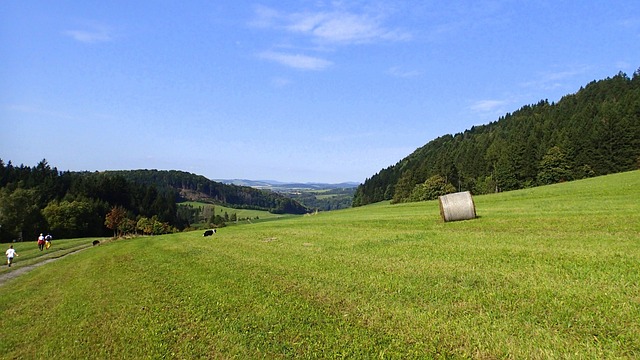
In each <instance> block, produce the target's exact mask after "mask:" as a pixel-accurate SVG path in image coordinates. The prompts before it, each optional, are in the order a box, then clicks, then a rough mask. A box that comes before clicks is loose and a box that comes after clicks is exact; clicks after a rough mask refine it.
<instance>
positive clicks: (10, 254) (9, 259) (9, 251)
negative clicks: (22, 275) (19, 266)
mask: <svg viewBox="0 0 640 360" xmlns="http://www.w3.org/2000/svg"><path fill="white" fill-rule="evenodd" d="M4 253H5V254H6V255H7V265H9V267H11V264H12V263H13V257H14V256H20V255H18V253H17V252H16V250H15V249H14V248H13V245H11V246H10V247H9V248H8V249H7V251H5V252H4Z"/></svg>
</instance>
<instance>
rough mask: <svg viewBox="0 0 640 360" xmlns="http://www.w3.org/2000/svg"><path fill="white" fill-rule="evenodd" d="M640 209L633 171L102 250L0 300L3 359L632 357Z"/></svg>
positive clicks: (69, 260)
mask: <svg viewBox="0 0 640 360" xmlns="http://www.w3.org/2000/svg"><path fill="white" fill-rule="evenodd" d="M638 199H640V172H639V171H634V172H627V173H622V174H616V175H610V176H606V177H599V178H592V179H588V180H582V181H576V182H571V183H564V184H558V185H553V186H546V187H540V188H534V189H526V190H520V191H513V192H507V193H501V194H495V195H486V196H477V197H475V202H476V208H477V212H478V215H479V216H480V217H479V218H478V219H475V220H470V221H463V222H454V223H443V222H442V221H441V219H440V216H439V210H438V204H437V202H435V201H431V202H422V203H408V204H399V205H389V204H387V203H379V204H374V205H370V206H365V207H359V208H354V209H347V210H341V211H334V212H327V213H320V214H318V215H314V216H304V217H298V218H292V219H284V220H280V221H272V222H265V223H256V224H248V225H243V226H235V227H229V228H225V229H221V230H220V231H218V233H217V234H216V235H215V236H213V237H207V238H203V237H202V236H201V233H200V232H192V233H182V234H173V235H167V236H158V237H147V238H137V239H130V240H120V241H113V242H109V243H107V244H104V245H102V246H99V247H95V248H91V249H87V250H86V251H82V252H79V253H77V254H75V255H74V256H67V257H64V258H62V259H60V260H58V261H56V262H53V263H50V264H47V265H45V266H41V267H39V268H37V269H34V270H32V271H31V272H29V273H27V274H24V275H21V276H20V277H18V278H16V279H13V280H11V281H8V282H6V283H5V284H4V285H2V286H1V287H0V295H1V296H0V325H1V328H2V329H3V330H2V332H0V354H2V355H0V356H3V357H7V358H48V357H53V358H77V359H80V358H122V359H127V358H129V359H136V358H141V357H149V358H163V357H166V358H221V359H227V358H234V357H235V358H374V357H375V358H397V359H400V358H402V359H405V358H437V357H463V358H465V357H468V358H505V357H511V358H638V357H640V322H638V318H639V316H640V201H639V200H638ZM18 252H20V249H18ZM17 260H18V261H19V260H20V258H18V259H17Z"/></svg>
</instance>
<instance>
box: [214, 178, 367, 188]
mask: <svg viewBox="0 0 640 360" xmlns="http://www.w3.org/2000/svg"><path fill="white" fill-rule="evenodd" d="M214 181H218V182H221V183H223V184H230V185H238V186H250V187H253V188H258V189H271V190H274V191H278V190H287V191H288V190H292V189H308V190H331V189H349V188H356V187H358V185H360V184H359V183H357V182H343V183H337V184H328V183H314V182H309V183H291V182H282V181H275V180H246V179H230V180H229V179H216V180H214Z"/></svg>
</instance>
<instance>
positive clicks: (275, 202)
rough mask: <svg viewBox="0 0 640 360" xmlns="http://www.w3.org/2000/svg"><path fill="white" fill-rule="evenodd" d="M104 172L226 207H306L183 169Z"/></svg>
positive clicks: (280, 209) (282, 209)
mask: <svg viewBox="0 0 640 360" xmlns="http://www.w3.org/2000/svg"><path fill="white" fill-rule="evenodd" d="M105 173H106V174H113V175H120V176H122V177H124V178H125V179H127V180H130V181H133V182H135V183H140V184H154V185H156V186H158V187H160V188H165V187H170V188H173V189H175V190H177V191H178V192H179V194H180V196H181V197H182V198H183V199H184V200H191V201H205V202H206V201H209V202H214V203H215V202H217V203H221V204H225V205H228V206H230V207H236V208H246V209H256V210H267V211H269V212H272V213H276V214H283V213H287V214H304V213H307V212H309V211H310V210H309V209H307V208H306V207H305V206H303V205H302V204H300V203H299V202H297V201H295V200H293V199H290V198H288V197H286V196H284V195H282V194H278V193H276V192H272V191H265V190H260V189H256V188H253V187H249V186H239V185H230V184H223V183H221V182H217V181H213V180H210V179H207V178H206V177H204V176H202V175H196V174H192V173H188V172H184V171H177V170H118V171H106V172H105Z"/></svg>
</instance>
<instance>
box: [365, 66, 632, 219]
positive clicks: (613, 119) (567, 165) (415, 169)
mask: <svg viewBox="0 0 640 360" xmlns="http://www.w3.org/2000/svg"><path fill="white" fill-rule="evenodd" d="M638 168H640V69H639V70H638V71H636V72H635V73H634V75H633V78H629V77H628V76H627V75H626V74H624V73H618V74H617V75H616V76H614V77H612V78H607V79H604V80H600V81H592V82H591V83H589V84H587V85H586V86H585V87H583V88H580V90H579V91H578V92H577V93H575V94H572V95H566V96H564V97H563V98H562V99H561V100H560V101H558V103H549V102H548V101H547V100H543V101H540V102H539V103H537V104H535V105H526V106H523V107H522V108H520V109H519V110H517V111H515V112H514V113H508V114H506V115H505V116H503V117H501V118H500V119H498V120H497V121H495V122H492V123H489V124H487V125H482V126H474V127H472V128H471V129H469V130H466V131H464V132H461V133H458V134H455V135H444V136H441V137H438V138H437V139H434V140H432V141H430V142H429V143H427V144H426V145H424V146H422V147H420V148H418V149H416V150H415V151H414V152H413V153H412V154H410V155H409V156H407V157H406V158H404V159H402V160H400V161H399V162H398V163H397V164H395V165H392V166H389V167H388V168H386V169H383V170H381V171H380V172H378V173H377V174H375V175H373V176H372V177H371V178H369V179H367V180H366V181H365V182H364V183H363V184H362V185H360V186H359V187H358V189H357V191H356V194H355V196H354V201H353V205H354V206H359V205H366V204H370V203H374V202H379V201H382V200H392V201H393V202H406V201H415V200H420V199H421V197H422V194H424V188H425V187H427V186H428V184H429V183H428V182H427V180H429V179H434V178H435V179H436V180H438V179H443V180H444V182H446V183H448V184H451V185H452V186H453V187H454V188H455V189H456V190H459V191H461V190H469V191H471V192H473V193H475V194H484V193H490V192H496V191H506V190H514V189H520V188H524V187H531V186H538V185H545V184H551V183H557V182H562V181H570V180H575V179H582V178H587V177H592V176H598V175H605V174H611V173H616V172H622V171H628V170H634V169H638ZM433 182H434V181H432V182H431V183H433Z"/></svg>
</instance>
